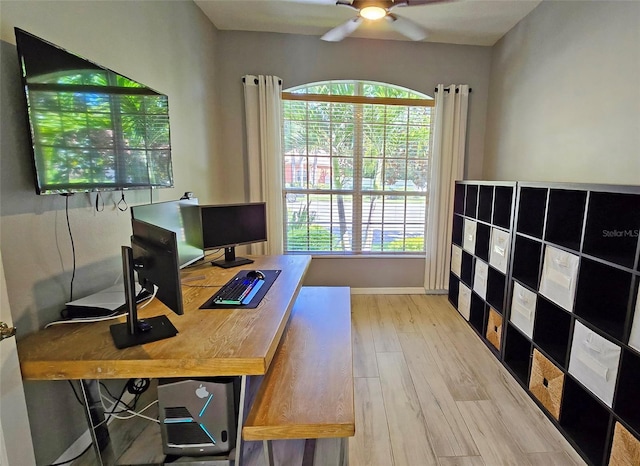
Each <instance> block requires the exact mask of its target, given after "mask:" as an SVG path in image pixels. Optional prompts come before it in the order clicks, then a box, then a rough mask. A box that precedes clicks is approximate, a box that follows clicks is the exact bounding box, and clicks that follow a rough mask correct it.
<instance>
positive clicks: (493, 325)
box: [487, 308, 502, 351]
mask: <svg viewBox="0 0 640 466" xmlns="http://www.w3.org/2000/svg"><path fill="white" fill-rule="evenodd" d="M487 340H489V342H490V343H491V344H492V345H493V346H495V347H496V349H497V350H498V351H500V342H501V340H502V316H501V315H500V314H498V313H497V312H496V311H495V310H494V309H493V308H491V309H490V310H489V320H488V322H487Z"/></svg>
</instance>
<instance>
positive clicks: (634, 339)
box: [629, 290, 640, 351]
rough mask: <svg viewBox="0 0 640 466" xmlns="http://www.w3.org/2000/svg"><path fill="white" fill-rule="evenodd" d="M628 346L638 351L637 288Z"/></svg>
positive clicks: (639, 302)
mask: <svg viewBox="0 0 640 466" xmlns="http://www.w3.org/2000/svg"><path fill="white" fill-rule="evenodd" d="M629 346H631V347H633V348H635V349H637V350H638V351H640V290H638V296H637V297H636V310H635V314H634V315H633V324H632V325H631V336H630V337H629Z"/></svg>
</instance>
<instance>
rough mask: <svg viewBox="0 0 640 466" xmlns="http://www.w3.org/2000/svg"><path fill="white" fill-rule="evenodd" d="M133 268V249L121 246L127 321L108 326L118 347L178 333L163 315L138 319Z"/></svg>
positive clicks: (168, 336)
mask: <svg viewBox="0 0 640 466" xmlns="http://www.w3.org/2000/svg"><path fill="white" fill-rule="evenodd" d="M133 269H134V265H133V250H132V249H131V248H130V247H129V246H122V271H123V276H124V297H125V301H126V303H127V310H128V314H127V321H126V322H123V323H121V324H114V325H112V326H111V327H109V330H110V332H111V337H112V338H113V342H114V343H115V345H116V348H118V349H123V348H128V347H130V346H137V345H143V344H145V343H151V342H152V341H158V340H164V339H165V338H170V337H173V336H175V335H177V334H178V330H177V329H176V328H175V327H174V326H173V324H172V323H171V321H170V320H169V319H168V318H167V316H165V315H161V316H157V317H150V318H148V319H144V320H139V319H138V303H137V302H136V296H135V289H136V287H135V278H134V273H133Z"/></svg>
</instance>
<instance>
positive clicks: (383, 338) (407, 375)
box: [349, 295, 584, 466]
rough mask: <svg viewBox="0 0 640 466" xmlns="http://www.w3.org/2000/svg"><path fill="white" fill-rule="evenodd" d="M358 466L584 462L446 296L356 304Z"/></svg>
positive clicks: (354, 446)
mask: <svg viewBox="0 0 640 466" xmlns="http://www.w3.org/2000/svg"><path fill="white" fill-rule="evenodd" d="M352 315H353V339H354V375H355V376H356V382H355V400H356V415H357V417H356V436H355V437H354V438H353V439H352V440H351V441H350V445H349V459H350V466H365V465H366V466H375V465H380V466H390V465H392V466H416V465H439V466H454V465H456V466H463V465H486V466H497V465H517V466H524V465H581V464H584V461H583V460H582V459H581V458H580V456H579V455H578V454H577V453H576V452H575V450H574V449H573V448H572V447H571V445H569V443H568V442H567V441H566V440H565V439H564V437H562V435H561V434H560V433H559V432H558V431H557V430H556V428H555V427H554V426H553V424H552V423H551V422H550V421H549V420H548V419H547V418H546V416H545V415H544V414H542V413H541V412H540V410H539V408H538V407H537V406H536V404H535V403H534V402H533V401H532V400H531V399H530V398H529V396H528V395H527V394H526V393H525V392H524V390H523V389H522V388H521V387H520V386H519V385H518V384H517V383H516V382H515V380H514V379H513V378H512V377H511V375H510V374H509V373H508V372H507V370H506V369H505V368H504V367H503V366H502V365H501V364H500V363H499V362H498V360H497V359H496V357H495V356H494V355H493V354H492V353H491V351H490V350H489V349H488V348H487V346H486V345H485V344H484V343H483V342H482V341H481V340H480V339H479V337H478V336H477V335H476V334H475V333H474V332H473V330H472V329H471V327H470V326H469V325H468V324H467V322H465V321H464V319H463V318H462V317H461V316H460V315H459V314H458V312H457V311H456V310H455V309H454V308H453V307H452V306H451V305H450V304H449V302H448V301H447V298H446V296H434V295H429V296H423V295H354V296H352Z"/></svg>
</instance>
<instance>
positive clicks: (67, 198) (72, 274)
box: [63, 193, 76, 301]
mask: <svg viewBox="0 0 640 466" xmlns="http://www.w3.org/2000/svg"><path fill="white" fill-rule="evenodd" d="M63 196H64V197H65V209H64V210H65V216H66V218H67V230H68V231H69V240H70V241H71V256H72V258H73V270H72V271H71V283H70V286H69V301H73V282H74V280H75V278H76V245H75V242H74V241H73V233H71V221H70V220H69V198H70V197H71V196H73V193H66V194H63Z"/></svg>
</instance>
